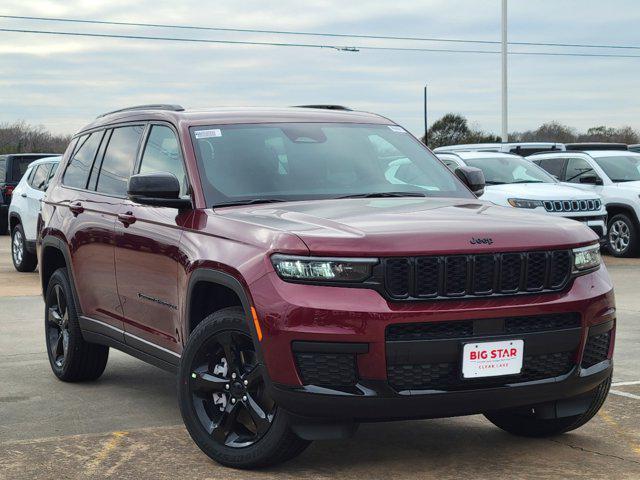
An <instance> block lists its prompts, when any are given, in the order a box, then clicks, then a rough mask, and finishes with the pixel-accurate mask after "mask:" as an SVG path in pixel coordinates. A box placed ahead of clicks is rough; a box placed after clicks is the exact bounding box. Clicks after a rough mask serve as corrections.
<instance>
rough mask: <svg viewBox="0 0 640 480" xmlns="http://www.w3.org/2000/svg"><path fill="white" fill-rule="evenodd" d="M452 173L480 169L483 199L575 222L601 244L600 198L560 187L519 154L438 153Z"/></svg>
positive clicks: (603, 233)
mask: <svg viewBox="0 0 640 480" xmlns="http://www.w3.org/2000/svg"><path fill="white" fill-rule="evenodd" d="M437 156H438V158H440V160H442V161H443V162H444V164H445V165H446V166H447V167H449V168H450V169H451V170H454V171H455V169H456V168H458V167H462V166H465V165H466V166H469V167H476V168H479V169H480V170H482V172H483V173H484V178H485V181H486V187H485V189H484V194H483V195H482V199H483V200H488V201H490V202H493V203H495V204H496V205H502V206H506V207H509V206H511V207H515V208H523V209H527V210H529V211H532V212H540V213H547V214H550V215H555V216H559V217H566V218H570V219H572V220H578V221H580V222H583V223H585V224H586V225H587V226H588V227H590V228H591V229H592V230H593V231H594V232H595V233H596V234H597V235H598V237H599V238H600V240H601V241H602V242H604V240H605V238H606V234H607V230H606V229H607V211H606V209H605V208H604V205H603V204H602V201H601V199H600V196H599V195H598V194H596V193H591V192H583V191H581V190H579V189H577V188H574V187H573V186H567V185H563V184H561V183H560V182H558V181H557V180H556V179H555V178H553V177H552V176H551V175H549V174H548V173H547V172H545V171H544V170H543V169H542V168H539V167H538V166H537V165H535V164H533V163H532V162H530V161H529V160H526V159H524V158H522V157H519V156H518V155H511V154H508V153H497V152H496V153H492V152H449V153H442V152H438V153H437Z"/></svg>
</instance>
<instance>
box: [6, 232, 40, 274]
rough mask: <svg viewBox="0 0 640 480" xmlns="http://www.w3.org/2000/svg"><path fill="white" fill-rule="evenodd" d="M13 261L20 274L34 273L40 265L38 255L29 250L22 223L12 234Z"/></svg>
mask: <svg viewBox="0 0 640 480" xmlns="http://www.w3.org/2000/svg"><path fill="white" fill-rule="evenodd" d="M11 259H12V260H13V266H14V267H15V269H16V270H17V271H19V272H33V271H34V270H35V269H36V266H37V265H38V257H37V256H36V254H35V253H31V252H30V251H29V250H27V239H26V237H25V236H24V229H23V228H22V225H21V224H20V223H19V224H17V225H16V226H15V227H13V231H12V232H11Z"/></svg>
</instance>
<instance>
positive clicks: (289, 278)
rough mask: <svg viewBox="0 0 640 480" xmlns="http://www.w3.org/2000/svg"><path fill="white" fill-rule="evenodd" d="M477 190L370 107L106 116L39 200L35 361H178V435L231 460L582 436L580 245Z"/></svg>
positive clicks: (589, 254) (89, 365) (82, 370)
mask: <svg viewBox="0 0 640 480" xmlns="http://www.w3.org/2000/svg"><path fill="white" fill-rule="evenodd" d="M398 159H406V160H408V161H409V162H410V163H411V165H412V166H413V167H412V168H410V169H407V170H406V171H405V172H404V173H401V174H399V173H398V172H397V171H395V170H394V174H393V175H390V171H391V170H393V167H392V165H391V164H392V163H393V162H394V161H396V160H398ZM398 175H400V176H398ZM483 183H484V179H483V177H482V173H481V171H480V170H477V169H474V168H472V167H461V168H459V169H457V170H456V171H455V173H453V172H451V171H450V170H449V169H448V168H447V167H446V166H445V165H444V164H443V163H441V162H440V161H439V160H438V159H437V158H436V157H435V156H434V155H433V154H432V153H431V152H430V151H429V150H428V149H427V148H426V147H425V146H424V145H423V144H421V143H420V142H419V141H418V140H416V139H415V138H414V137H413V136H411V135H410V134H409V133H407V132H406V131H405V130H404V129H403V128H401V127H399V126H398V125H395V124H394V123H393V122H391V121H390V120H388V119H386V118H383V117H380V116H378V115H374V114H370V113H362V112H356V111H349V110H346V109H326V108H284V109H265V108H263V109H258V108H236V109H215V110H203V111H187V110H184V109H182V108H181V107H178V106H170V105H166V106H146V107H135V108H129V109H125V110H122V111H117V112H112V113H110V114H106V115H103V116H101V117H99V118H98V119H97V120H96V121H94V122H93V123H91V124H89V125H87V126H86V127H85V128H83V129H82V130H81V131H80V132H78V133H77V134H76V135H75V136H74V138H73V140H72V142H71V144H70V145H69V147H68V149H67V151H66V153H65V155H64V158H63V161H62V163H61V165H60V168H59V169H58V171H57V173H56V175H55V177H54V179H53V180H52V184H51V186H50V188H49V189H48V190H47V194H46V197H45V199H44V201H43V207H42V212H41V216H42V218H41V220H40V224H41V228H40V234H39V240H38V249H39V262H40V269H39V270H40V275H41V279H42V288H43V294H44V299H45V316H46V320H45V330H46V340H47V349H48V352H49V359H50V363H51V368H52V369H53V372H54V374H55V375H56V376H57V377H58V378H60V379H61V380H63V381H68V382H77V381H83V380H93V379H96V378H98V377H99V376H100V375H101V374H102V373H103V371H104V369H105V366H106V363H107V357H108V353H109V348H110V347H113V348H116V349H119V350H122V351H124V352H127V353H129V354H131V355H133V356H135V357H138V358H140V359H142V360H145V361H147V362H149V363H152V364H154V365H157V366H160V367H162V368H165V369H167V370H172V371H176V372H177V377H178V398H179V405H180V410H181V413H182V416H183V419H184V422H185V425H186V427H187V429H188V431H189V433H190V435H191V437H192V438H193V440H194V441H195V442H196V444H197V445H198V446H199V447H200V448H201V449H202V450H203V451H204V452H205V453H206V454H207V455H209V456H210V457H211V458H213V459H215V460H217V461H218V462H220V463H222V464H224V465H229V466H233V467H238V468H250V467H257V466H263V465H267V464H273V463H276V462H280V461H284V460H287V459H290V458H292V457H294V456H296V455H298V454H299V453H300V452H302V451H303V450H304V449H305V447H306V446H307V445H308V444H309V442H310V441H311V440H314V439H329V438H339V437H345V436H348V435H350V434H352V433H353V432H354V430H355V428H356V427H357V425H358V424H359V423H361V422H368V421H380V420H401V419H420V418H433V417H447V416H455V415H467V414H476V413H483V414H485V415H486V417H487V418H488V419H489V420H490V421H491V422H493V423H494V424H496V425H497V426H499V427H500V428H503V429H504V430H506V431H508V432H511V433H513V434H516V435H525V436H545V435H554V434H559V433H562V432H566V431H569V430H573V429H575V428H578V427H580V426H581V425H583V424H584V423H585V422H587V421H588V420H589V419H590V418H591V417H593V416H594V415H595V413H596V412H597V411H598V409H599V408H600V407H601V405H602V403H603V402H604V400H605V397H606V395H607V393H608V390H609V386H610V382H611V374H612V369H613V364H612V359H611V358H612V352H613V344H614V332H615V307H614V297H613V290H612V285H611V282H610V280H609V277H608V274H607V271H606V269H605V267H604V265H601V264H600V256H599V250H598V239H597V236H596V235H595V234H594V233H593V232H592V231H591V230H589V229H588V228H587V227H585V226H584V225H582V224H580V223H578V222H574V221H570V220H565V219H561V218H552V217H550V216H549V215H538V214H533V213H526V212H523V211H521V210H518V209H514V208H504V207H499V206H496V205H493V204H491V203H488V202H483V201H481V200H478V199H477V197H476V196H475V195H474V193H472V192H473V191H475V192H477V193H478V194H480V193H481V192H482V188H483Z"/></svg>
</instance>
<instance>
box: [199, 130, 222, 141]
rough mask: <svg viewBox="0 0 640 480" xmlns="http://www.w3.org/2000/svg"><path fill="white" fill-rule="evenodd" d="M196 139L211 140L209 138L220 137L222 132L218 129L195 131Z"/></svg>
mask: <svg viewBox="0 0 640 480" xmlns="http://www.w3.org/2000/svg"><path fill="white" fill-rule="evenodd" d="M195 135H196V138H197V139H200V138H211V137H221V136H222V132H221V131H220V129H219V128H212V129H210V130H196V133H195Z"/></svg>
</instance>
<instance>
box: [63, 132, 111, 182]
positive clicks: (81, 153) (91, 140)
mask: <svg viewBox="0 0 640 480" xmlns="http://www.w3.org/2000/svg"><path fill="white" fill-rule="evenodd" d="M101 139H102V132H93V133H91V134H90V135H85V136H84V137H81V138H80V140H79V141H78V147H77V150H76V152H75V153H74V154H73V157H72V158H71V160H70V161H69V166H67V169H66V171H65V172H64V177H63V179H62V184H63V185H66V186H67V187H73V188H86V187H87V179H88V178H89V172H90V171H91V165H93V160H94V158H95V156H96V151H97V150H98V146H99V145H100V140H101Z"/></svg>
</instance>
